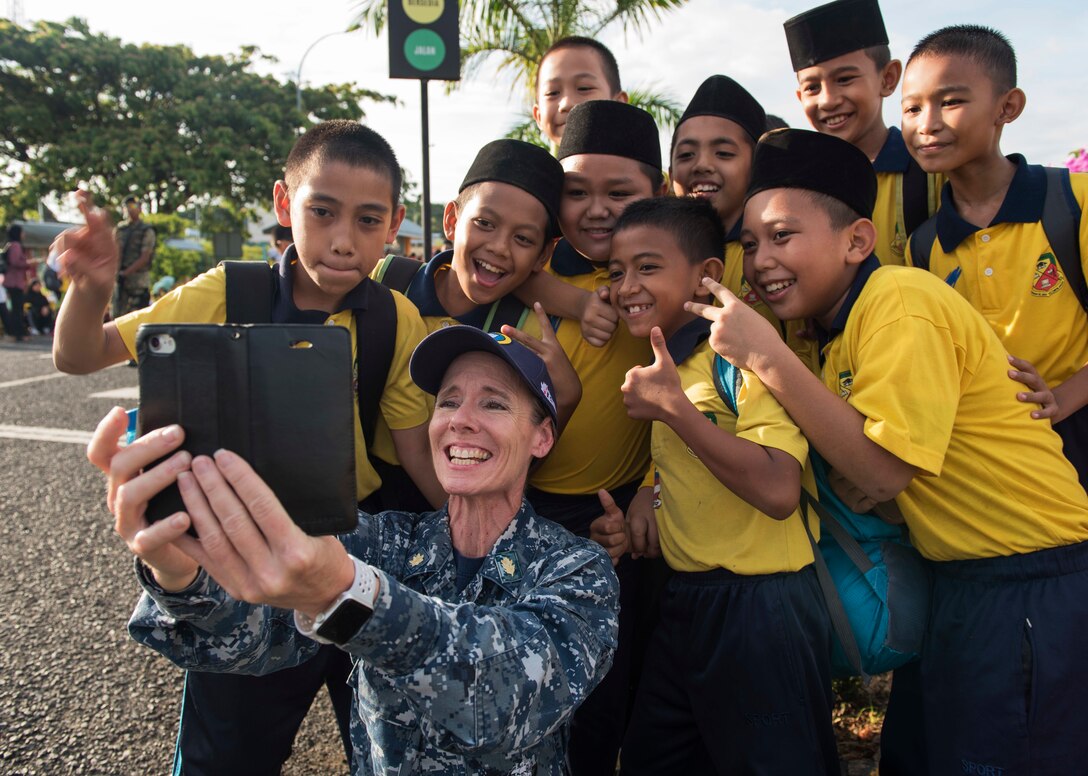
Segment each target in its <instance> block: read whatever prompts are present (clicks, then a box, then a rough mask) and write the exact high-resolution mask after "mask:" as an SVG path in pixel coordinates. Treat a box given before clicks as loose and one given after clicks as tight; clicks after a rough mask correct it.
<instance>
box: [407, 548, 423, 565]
mask: <svg viewBox="0 0 1088 776" xmlns="http://www.w3.org/2000/svg"><path fill="white" fill-rule="evenodd" d="M422 562H423V553H422V552H417V553H416V554H415V555H413V556H412V557H411V558H409V559H408V565H409V566H411V567H412V568H415V567H416V566H418V565H419V564H420V563H422Z"/></svg>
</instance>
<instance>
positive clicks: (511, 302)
mask: <svg viewBox="0 0 1088 776" xmlns="http://www.w3.org/2000/svg"><path fill="white" fill-rule="evenodd" d="M528 317H529V307H527V306H526V305H525V303H524V302H522V301H521V300H520V299H518V298H517V297H516V296H514V295H513V294H507V295H506V296H504V297H503V298H502V299H500V300H499V301H497V302H495V303H494V304H493V305H491V309H490V310H489V311H488V313H487V319H486V320H485V321H484V327H483V328H484V331H486V332H488V333H495V332H501V331H502V327H503V324H506V325H508V326H513V327H514V328H515V329H520V328H522V327H523V326H524V325H525V320H526V319H527V318H528Z"/></svg>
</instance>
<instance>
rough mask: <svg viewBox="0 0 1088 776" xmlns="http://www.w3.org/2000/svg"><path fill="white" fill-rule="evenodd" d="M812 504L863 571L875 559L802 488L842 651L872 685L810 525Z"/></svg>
mask: <svg viewBox="0 0 1088 776" xmlns="http://www.w3.org/2000/svg"><path fill="white" fill-rule="evenodd" d="M810 507H811V508H812V510H813V511H815V512H816V515H817V517H818V518H819V520H820V527H821V528H826V529H827V531H828V533H830V534H831V535H832V537H834V539H835V541H837V542H838V543H839V546H840V547H842V549H843V552H845V553H846V555H847V557H849V558H850V560H851V562H852V563H853V564H854V565H855V566H857V567H858V569H860V570H861V572H862V573H863V574H864V573H865V572H867V571H868V570H869V569H871V568H872V567H873V562H872V560H870V559H869V556H868V555H866V554H865V550H863V549H861V545H859V544H858V543H857V541H856V540H855V539H854V537H852V536H851V535H850V534H848V533H847V532H846V529H845V528H843V527H842V524H841V523H839V521H838V520H836V519H835V516H834V515H832V514H831V513H830V512H828V511H827V509H826V508H825V507H824V506H823V505H822V504H820V502H819V501H817V500H816V499H815V498H814V497H813V496H812V495H811V494H810V493H809V492H808V491H807V490H805V489H804V488H801V522H802V523H804V524H805V534H807V535H808V543H809V545H810V546H811V547H812V563H813V566H814V567H815V569H816V579H817V581H818V582H819V583H820V590H821V592H823V595H824V601H826V602H827V613H828V616H830V618H831V627H832V628H833V629H834V630H835V635H836V636H838V638H839V644H841V645H842V650H843V652H844V653H845V654H846V659H847V661H849V663H850V667H851V668H853V669H854V671H855V672H856V673H857V674H858V676H860V677H861V681H862V682H864V683H866V684H868V683H869V675H868V674H867V673H866V672H865V669H863V668H862V667H861V650H860V649H859V647H858V640H857V638H856V637H855V636H854V629H853V628H851V627H850V618H849V617H847V616H846V607H844V606H843V603H842V598H841V597H840V596H839V591H838V588H836V587H835V581H834V580H833V579H832V578H831V572H830V571H829V570H828V568H827V563H826V562H824V556H823V555H822V554H821V553H820V547H819V545H818V544H817V543H816V539H815V537H813V535H812V529H811V528H810V527H809V524H808V513H809V508H810ZM862 558H864V561H862Z"/></svg>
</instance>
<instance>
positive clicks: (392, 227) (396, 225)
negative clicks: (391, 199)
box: [385, 205, 404, 245]
mask: <svg viewBox="0 0 1088 776" xmlns="http://www.w3.org/2000/svg"><path fill="white" fill-rule="evenodd" d="M402 221H404V205H397V209H396V210H394V211H393V217H392V218H390V219H389V233H388V234H386V236H385V244H386V245H393V244H395V243H396V241H397V232H399V231H400V225H401V222H402Z"/></svg>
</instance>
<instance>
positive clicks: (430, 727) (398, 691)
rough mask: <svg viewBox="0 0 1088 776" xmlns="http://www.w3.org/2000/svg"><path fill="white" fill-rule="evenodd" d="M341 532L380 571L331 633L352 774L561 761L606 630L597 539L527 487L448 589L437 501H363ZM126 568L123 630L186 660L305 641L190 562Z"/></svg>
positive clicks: (276, 657)
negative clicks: (338, 646)
mask: <svg viewBox="0 0 1088 776" xmlns="http://www.w3.org/2000/svg"><path fill="white" fill-rule="evenodd" d="M340 539H341V541H342V542H343V544H344V546H345V547H346V548H347V550H348V552H349V553H351V554H352V555H354V556H355V557H357V558H359V559H361V560H363V561H365V562H367V563H369V564H371V565H372V566H374V567H375V568H376V569H378V570H379V571H378V576H379V577H380V580H381V592H380V595H379V598H378V602H377V605H376V607H375V610H374V614H373V616H372V617H371V618H370V619H369V621H368V622H367V623H366V624H365V625H364V626H363V627H362V628H360V630H359V632H358V633H357V634H356V635H355V636H354V637H353V638H352V639H351V640H350V641H348V642H347V643H346V644H344V646H343V648H344V649H345V650H346V651H347V652H348V653H350V654H351V655H352V657H353V659H356V660H358V661H359V662H358V663H357V665H356V670H355V673H354V676H355V677H356V680H357V692H356V704H357V712H358V713H357V714H355V715H354V717H353V720H352V740H353V743H354V748H355V758H354V762H353V763H352V773H353V774H372V773H373V774H409V773H446V774H491V773H495V774H498V773H503V774H540V775H541V776H544V774H560V773H564V772H565V763H564V751H565V746H566V739H567V726H568V723H569V721H570V718H571V715H572V714H573V712H574V709H575V708H576V707H577V706H578V704H580V703H581V702H582V700H583V699H584V698H585V697H586V696H587V695H588V694H589V692H590V691H591V690H592V689H593V688H594V687H595V686H596V685H597V683H598V682H599V681H600V680H601V678H602V677H603V676H604V675H605V673H606V672H607V671H608V668H609V666H610V665H611V662H612V654H613V651H614V649H615V645H616V636H617V628H618V625H617V610H618V583H617V582H616V575H615V573H614V572H613V570H612V565H611V563H610V562H609V559H608V556H607V554H605V552H604V551H603V550H602V549H601V548H600V547H599V546H598V545H596V544H593V543H591V542H589V541H588V540H585V539H581V538H578V537H575V536H574V535H573V534H571V533H569V532H568V531H566V530H565V529H563V528H561V527H559V526H558V525H556V524H555V523H552V522H551V521H549V520H546V519H544V518H542V517H539V516H538V515H536V513H535V512H533V510H532V508H531V507H530V506H529V504H528V502H525V501H523V502H522V506H521V509H520V510H519V512H518V513H517V515H515V517H514V519H513V521H512V522H511V524H510V525H509V526H508V527H507V529H506V531H505V532H504V533H503V534H502V536H500V537H499V539H498V540H497V541H496V542H495V545H494V546H493V547H492V549H491V551H490V552H489V553H488V555H487V557H486V558H485V560H484V562H483V564H482V565H481V567H480V570H479V572H478V573H477V574H476V576H475V577H474V578H473V579H472V581H470V582H469V584H468V586H467V587H465V588H464V590H462V591H460V592H458V591H457V584H456V563H455V562H454V558H453V545H452V542H451V538H450V532H449V519H448V515H447V512H446V510H445V509H442V510H439V511H437V512H430V513H426V514H422V515H416V514H408V513H403V512H384V513H382V514H379V515H367V514H364V513H362V512H360V513H359V527H358V528H357V529H356V531H355V532H354V533H352V534H348V535H345V536H342V537H340ZM137 570H138V575H139V577H140V581H141V584H142V585H143V586H144V589H145V591H146V592H145V594H144V596H143V597H142V598H141V599H140V602H139V604H138V605H137V608H136V611H135V612H134V613H133V616H132V619H131V621H130V622H129V632H130V633H131V634H132V636H133V638H135V639H136V640H137V641H138V642H140V643H142V644H145V645H147V646H149V647H151V648H153V649H155V650H156V651H158V652H160V653H162V654H163V655H165V656H166V657H168V658H169V659H170V660H172V661H173V662H174V663H176V664H177V665H179V666H181V667H183V668H200V669H204V670H212V671H225V672H233V673H248V674H264V673H269V672H271V671H275V670H277V669H279V668H286V667H288V666H292V665H296V664H298V663H300V662H302V661H304V660H306V659H307V658H309V657H310V656H311V655H312V654H313V653H314V652H315V651H316V650H317V647H318V645H317V643H316V642H314V641H312V640H310V639H308V638H306V637H305V636H303V635H301V634H300V633H299V632H298V631H297V630H296V629H295V627H294V621H293V616H292V612H291V611H290V610H284V609H276V608H273V607H270V606H253V605H250V604H244V603H239V602H237V601H234V600H233V599H231V598H230V597H229V596H227V594H226V593H225V592H224V591H223V590H222V588H220V587H219V585H218V584H217V583H216V582H215V581H214V580H212V579H211V578H210V577H208V576H207V575H206V574H204V573H203V572H201V574H200V575H199V576H198V578H197V579H196V581H195V582H194V583H193V584H192V585H191V586H190V587H189V588H187V589H186V590H183V591H180V592H179V593H174V594H167V593H164V592H163V591H162V590H161V589H159V588H158V587H157V586H156V585H155V584H154V583H153V582H152V581H151V579H150V575H149V574H148V573H147V571H146V569H145V568H144V567H143V566H142V564H140V563H139V562H137Z"/></svg>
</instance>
